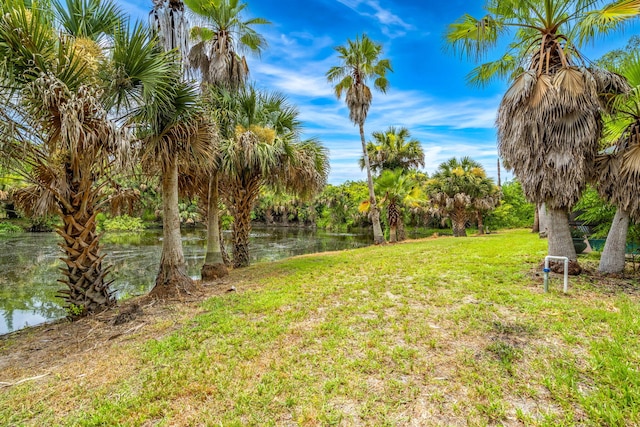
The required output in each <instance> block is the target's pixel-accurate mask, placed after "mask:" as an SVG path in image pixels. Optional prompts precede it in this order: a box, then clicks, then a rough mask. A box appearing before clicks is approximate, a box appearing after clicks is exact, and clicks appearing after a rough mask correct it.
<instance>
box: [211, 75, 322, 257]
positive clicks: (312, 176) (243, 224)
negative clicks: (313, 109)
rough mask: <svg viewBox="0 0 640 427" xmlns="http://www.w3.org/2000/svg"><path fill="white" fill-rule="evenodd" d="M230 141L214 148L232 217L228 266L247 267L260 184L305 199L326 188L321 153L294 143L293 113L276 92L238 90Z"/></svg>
mask: <svg viewBox="0 0 640 427" xmlns="http://www.w3.org/2000/svg"><path fill="white" fill-rule="evenodd" d="M234 99H235V101H236V108H237V110H236V111H237V115H236V117H235V136H234V137H233V138H229V139H223V140H222V141H221V143H220V152H221V155H220V168H219V172H220V174H221V176H222V177H223V178H224V179H223V180H222V193H223V196H224V198H225V200H226V202H227V206H228V207H229V209H230V210H231V213H232V216H233V221H234V222H233V265H234V267H245V266H247V265H249V262H250V259H249V233H250V231H251V211H252V209H253V207H254V203H255V201H256V199H257V197H258V195H259V193H260V189H261V188H262V187H263V186H265V185H270V186H272V187H274V188H275V189H281V190H286V191H290V192H292V193H295V194H298V195H300V196H301V197H310V196H311V195H313V194H315V193H317V192H319V191H320V190H321V189H322V187H323V186H324V185H325V183H326V179H327V175H328V171H329V162H328V155H327V151H326V149H325V148H324V147H323V146H322V145H321V144H320V143H319V142H318V141H315V140H304V141H300V139H299V132H300V122H299V121H298V112H297V110H296V109H295V108H293V107H292V106H291V105H290V104H289V103H288V101H287V99H286V98H285V97H284V96H282V95H280V94H277V93H262V92H259V91H257V90H256V89H255V88H253V87H247V88H243V89H240V91H239V92H238V93H237V96H236V97H235V98H234Z"/></svg>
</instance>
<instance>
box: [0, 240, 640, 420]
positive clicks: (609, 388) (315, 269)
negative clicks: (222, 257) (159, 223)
mask: <svg viewBox="0 0 640 427" xmlns="http://www.w3.org/2000/svg"><path fill="white" fill-rule="evenodd" d="M545 254H546V241H544V240H541V239H539V238H538V237H537V235H535V234H531V233H530V232H528V231H524V230H522V231H510V232H503V233H500V234H492V235H487V236H482V237H474V238H469V239H454V238H436V239H425V240H418V241H410V242H407V243H404V244H398V245H391V246H389V245H387V246H384V247H380V246H373V247H367V248H361V249H356V250H350V251H342V252H334V253H325V254H318V255H305V256H300V257H294V258H290V259H286V260H283V261H278V262H273V263H264V264H257V265H254V266H251V267H249V268H246V269H241V270H235V271H233V272H231V274H230V276H229V277H228V278H226V279H225V280H224V281H223V282H220V283H211V284H208V285H207V289H209V290H210V292H213V293H214V294H215V295H214V296H212V297H209V298H206V299H204V300H198V299H197V298H195V297H194V299H193V300H192V301H191V302H188V301H187V302H186V303H185V302H184V301H183V302H181V303H177V302H164V303H160V302H158V303H155V304H152V305H149V304H147V305H145V304H146V303H144V302H143V300H140V301H141V303H140V305H141V307H142V311H143V313H142V314H141V315H139V316H137V317H134V319H133V320H132V321H131V322H128V323H125V324H123V325H121V326H115V325H113V324H111V323H109V322H107V321H106V320H104V321H99V320H96V319H93V318H91V317H90V318H88V319H83V320H80V321H78V322H75V323H72V324H65V325H62V326H64V327H66V328H68V329H67V330H66V333H67V334H68V335H69V337H68V338H67V339H68V341H67V342H64V341H63V342H58V343H57V344H56V345H57V347H56V350H55V351H53V350H52V349H51V348H52V347H54V344H52V343H49V344H47V342H46V341H47V338H46V337H47V332H46V331H44V330H43V329H44V328H35V329H32V330H29V331H24V332H20V333H17V334H12V335H11V336H9V337H6V338H5V339H2V340H0V371H1V372H3V374H2V378H0V381H2V382H3V383H2V384H14V383H17V382H18V381H20V380H22V379H25V378H35V379H32V380H30V381H26V382H23V383H20V384H16V385H12V386H8V387H6V388H5V389H4V390H3V393H1V394H0V408H1V409H0V419H3V420H5V422H7V423H8V424H9V425H145V424H153V423H156V422H161V423H166V424H168V425H199V424H206V425H218V424H220V425H225V426H228V425H409V424H413V425H490V424H509V425H515V424H518V423H523V424H525V425H548V426H551V425H635V424H637V423H639V422H640V409H639V408H640V405H638V401H639V400H640V374H639V373H638V371H637V369H636V368H635V367H637V366H638V365H639V364H640V343H639V342H638V340H637V339H636V337H637V335H638V333H639V332H640V321H639V320H638V319H640V305H639V304H638V293H639V289H638V283H637V280H635V279H633V280H631V279H629V280H625V279H619V280H612V279H605V278H600V277H597V276H594V275H592V274H586V275H582V276H579V277H576V278H571V283H570V287H569V289H570V292H569V294H568V295H564V294H562V292H561V285H560V284H561V280H560V279H559V278H558V277H555V276H554V277H553V278H552V286H551V288H552V289H551V292H550V293H548V294H545V293H544V292H543V290H542V276H541V274H540V272H539V269H538V265H539V263H540V262H541V261H542V259H543V258H544V256H545ZM581 263H582V264H583V265H585V266H586V267H587V269H588V268H589V266H590V260H589V259H588V258H581ZM232 286H233V287H234V288H235V291H232V292H225V291H226V290H227V289H230V288H231V287H232ZM92 322H93V323H92ZM94 326H95V327H94ZM98 326H99V327H98ZM48 333H49V334H51V333H53V332H51V331H50V332H48ZM63 335H64V333H60V336H63ZM49 338H50V337H49ZM36 344H37V345H36ZM65 344H66V345H65ZM38 349H39V350H38ZM47 358H48V359H47ZM18 360H20V361H21V363H18V362H17V361H18ZM40 375H44V376H42V377H39V376H40Z"/></svg>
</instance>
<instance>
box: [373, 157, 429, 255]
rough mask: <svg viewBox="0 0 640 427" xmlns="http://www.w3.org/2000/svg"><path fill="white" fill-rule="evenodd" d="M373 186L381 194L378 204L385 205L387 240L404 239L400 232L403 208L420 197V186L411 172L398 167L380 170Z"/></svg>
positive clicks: (392, 241)
mask: <svg viewBox="0 0 640 427" xmlns="http://www.w3.org/2000/svg"><path fill="white" fill-rule="evenodd" d="M375 186H376V193H378V194H382V195H383V196H382V199H381V201H380V204H381V205H383V206H385V205H386V207H387V222H388V223H389V242H391V243H394V242H398V241H402V240H404V233H402V232H401V230H403V220H402V217H403V208H404V206H405V205H407V204H410V203H412V202H417V201H418V200H419V199H420V198H421V196H422V194H421V192H420V186H419V185H418V183H417V181H416V180H415V179H414V178H413V176H412V175H411V174H408V173H406V171H404V170H403V169H400V168H398V169H395V170H388V169H387V170H384V171H382V173H381V174H380V176H379V177H378V178H376V182H375Z"/></svg>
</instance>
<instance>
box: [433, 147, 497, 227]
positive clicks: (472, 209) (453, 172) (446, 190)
mask: <svg viewBox="0 0 640 427" xmlns="http://www.w3.org/2000/svg"><path fill="white" fill-rule="evenodd" d="M427 191H428V193H429V198H430V203H431V206H432V209H433V211H434V212H436V213H438V214H439V215H441V216H443V217H448V218H449V219H451V223H452V226H453V235H454V237H466V236H467V232H466V223H467V221H469V220H471V219H472V218H473V216H474V214H476V215H477V210H478V209H479V208H481V209H483V210H484V209H490V208H491V207H495V206H496V204H497V201H498V200H499V199H498V198H497V197H496V193H497V187H496V186H495V184H493V181H492V180H491V179H490V178H487V177H486V173H485V171H484V168H483V167H482V165H480V163H478V162H476V161H475V160H472V159H471V158H469V157H463V158H462V159H461V160H460V161H458V159H456V158H455V157H453V158H451V159H449V160H448V161H446V162H443V163H441V164H440V166H438V170H437V171H436V173H434V174H433V176H432V177H431V179H430V180H428V181H427Z"/></svg>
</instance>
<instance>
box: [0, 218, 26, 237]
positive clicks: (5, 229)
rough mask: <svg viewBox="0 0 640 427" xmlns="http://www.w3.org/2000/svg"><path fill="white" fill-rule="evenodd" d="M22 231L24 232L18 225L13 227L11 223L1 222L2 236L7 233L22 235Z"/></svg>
mask: <svg viewBox="0 0 640 427" xmlns="http://www.w3.org/2000/svg"><path fill="white" fill-rule="evenodd" d="M22 231H24V230H23V229H22V228H21V227H18V226H17V225H13V224H11V223H9V222H1V221H0V234H5V233H21V232H22Z"/></svg>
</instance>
